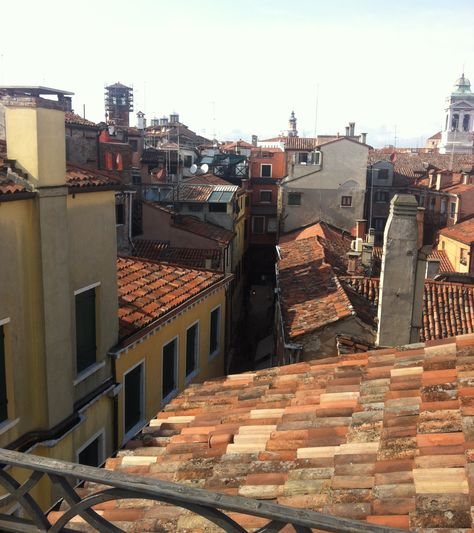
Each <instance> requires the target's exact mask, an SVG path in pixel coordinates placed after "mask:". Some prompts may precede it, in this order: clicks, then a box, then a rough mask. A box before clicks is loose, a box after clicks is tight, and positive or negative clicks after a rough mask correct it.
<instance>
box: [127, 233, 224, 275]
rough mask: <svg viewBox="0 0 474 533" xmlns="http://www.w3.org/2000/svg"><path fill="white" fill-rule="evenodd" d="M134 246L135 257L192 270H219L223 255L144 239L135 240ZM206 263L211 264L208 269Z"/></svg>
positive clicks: (213, 249) (219, 251) (212, 251)
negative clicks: (186, 267) (182, 266)
mask: <svg viewBox="0 0 474 533" xmlns="http://www.w3.org/2000/svg"><path fill="white" fill-rule="evenodd" d="M133 246H134V250H133V255H134V256H135V257H141V258H143V259H150V260H151V261H161V262H166V263H174V264H179V265H184V266H188V267H192V268H212V269H214V270H215V269H219V266H220V262H221V255H222V253H221V250H217V249H215V248H210V249H204V248H179V247H175V246H170V245H169V243H168V242H162V241H151V240H144V239H143V240H142V239H139V240H135V241H134V243H133ZM206 263H210V266H209V267H206Z"/></svg>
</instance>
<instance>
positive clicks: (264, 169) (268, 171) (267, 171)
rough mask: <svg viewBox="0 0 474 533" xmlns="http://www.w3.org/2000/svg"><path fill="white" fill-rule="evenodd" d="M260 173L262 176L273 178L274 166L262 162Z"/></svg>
mask: <svg viewBox="0 0 474 533" xmlns="http://www.w3.org/2000/svg"><path fill="white" fill-rule="evenodd" d="M260 174H261V176H262V178H271V177H272V166H271V165H266V164H262V165H260Z"/></svg>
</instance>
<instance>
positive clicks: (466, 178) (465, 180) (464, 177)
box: [462, 172, 470, 185]
mask: <svg viewBox="0 0 474 533" xmlns="http://www.w3.org/2000/svg"><path fill="white" fill-rule="evenodd" d="M462 182H463V184H464V185H469V184H470V179H469V174H468V173H467V172H463V174H462Z"/></svg>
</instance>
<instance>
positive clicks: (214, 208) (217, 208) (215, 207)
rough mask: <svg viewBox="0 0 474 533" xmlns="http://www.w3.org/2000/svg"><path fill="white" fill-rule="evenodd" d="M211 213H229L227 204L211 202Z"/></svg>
mask: <svg viewBox="0 0 474 533" xmlns="http://www.w3.org/2000/svg"><path fill="white" fill-rule="evenodd" d="M209 213H227V204H209Z"/></svg>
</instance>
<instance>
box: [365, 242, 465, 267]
mask: <svg viewBox="0 0 474 533" xmlns="http://www.w3.org/2000/svg"><path fill="white" fill-rule="evenodd" d="M382 253H383V247H382V246H374V250H373V256H374V259H375V261H376V263H378V264H376V265H375V272H379V273H380V266H381V265H380V263H381V261H382ZM428 259H439V271H440V272H454V271H455V270H454V267H453V265H452V264H451V261H450V260H449V257H448V254H447V253H446V251H445V250H437V249H434V250H432V251H431V253H430V254H429V255H428Z"/></svg>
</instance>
